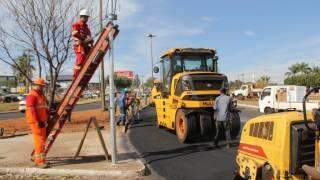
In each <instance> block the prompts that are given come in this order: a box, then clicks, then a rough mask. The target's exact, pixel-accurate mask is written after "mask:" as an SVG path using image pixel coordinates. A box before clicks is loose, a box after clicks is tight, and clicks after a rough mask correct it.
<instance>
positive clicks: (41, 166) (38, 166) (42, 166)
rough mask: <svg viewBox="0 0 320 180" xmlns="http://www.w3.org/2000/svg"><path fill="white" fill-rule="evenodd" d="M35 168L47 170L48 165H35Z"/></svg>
mask: <svg viewBox="0 0 320 180" xmlns="http://www.w3.org/2000/svg"><path fill="white" fill-rule="evenodd" d="M35 167H37V168H40V169H47V168H50V165H49V164H48V163H41V164H36V165H35Z"/></svg>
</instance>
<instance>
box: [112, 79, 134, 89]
mask: <svg viewBox="0 0 320 180" xmlns="http://www.w3.org/2000/svg"><path fill="white" fill-rule="evenodd" d="M114 84H115V86H116V87H117V89H118V90H121V89H124V88H128V87H130V86H131V85H132V80H131V79H129V78H126V77H118V76H115V78H114Z"/></svg>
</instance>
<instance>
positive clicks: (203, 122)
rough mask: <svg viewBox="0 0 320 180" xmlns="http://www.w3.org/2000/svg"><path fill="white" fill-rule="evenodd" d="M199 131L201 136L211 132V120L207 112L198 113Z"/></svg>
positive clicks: (210, 134) (208, 135) (206, 135)
mask: <svg viewBox="0 0 320 180" xmlns="http://www.w3.org/2000/svg"><path fill="white" fill-rule="evenodd" d="M200 133H201V136H203V137H210V136H212V134H213V121H212V119H211V116H210V115H209V114H200Z"/></svg>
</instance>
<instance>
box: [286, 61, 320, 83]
mask: <svg viewBox="0 0 320 180" xmlns="http://www.w3.org/2000/svg"><path fill="white" fill-rule="evenodd" d="M284 84H286V85H298V86H311V87H315V86H320V67H318V66H314V67H312V68H310V71H309V72H308V73H304V74H297V75H294V76H288V77H287V78H286V79H285V80H284Z"/></svg>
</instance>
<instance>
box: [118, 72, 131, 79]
mask: <svg viewBox="0 0 320 180" xmlns="http://www.w3.org/2000/svg"><path fill="white" fill-rule="evenodd" d="M115 74H116V76H118V77H126V78H129V79H133V71H116V72H115Z"/></svg>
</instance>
